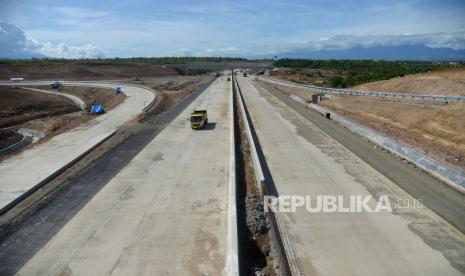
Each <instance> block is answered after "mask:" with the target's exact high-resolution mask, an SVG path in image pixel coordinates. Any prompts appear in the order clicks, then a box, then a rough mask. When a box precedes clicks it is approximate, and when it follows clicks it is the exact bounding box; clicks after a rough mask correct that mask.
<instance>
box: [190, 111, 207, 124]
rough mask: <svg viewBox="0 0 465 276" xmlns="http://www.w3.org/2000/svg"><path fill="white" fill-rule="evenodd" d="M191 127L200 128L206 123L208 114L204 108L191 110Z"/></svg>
mask: <svg viewBox="0 0 465 276" xmlns="http://www.w3.org/2000/svg"><path fill="white" fill-rule="evenodd" d="M190 121H191V128H192V129H200V128H204V127H205V125H207V124H208V116H207V111H206V110H194V112H192V114H191V117H190Z"/></svg>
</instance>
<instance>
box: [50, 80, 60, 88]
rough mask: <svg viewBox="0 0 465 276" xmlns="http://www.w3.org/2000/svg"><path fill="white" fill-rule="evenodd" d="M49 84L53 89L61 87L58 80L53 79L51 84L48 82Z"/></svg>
mask: <svg viewBox="0 0 465 276" xmlns="http://www.w3.org/2000/svg"><path fill="white" fill-rule="evenodd" d="M50 86H51V87H52V88H53V89H58V88H60V87H61V82H59V81H54V82H52V84H50Z"/></svg>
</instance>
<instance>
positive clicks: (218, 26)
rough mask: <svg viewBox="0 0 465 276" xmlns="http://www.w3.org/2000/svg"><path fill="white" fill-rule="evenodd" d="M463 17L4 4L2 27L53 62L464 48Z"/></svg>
mask: <svg viewBox="0 0 465 276" xmlns="http://www.w3.org/2000/svg"><path fill="white" fill-rule="evenodd" d="M464 15H465V1H464V0H443V1H433V0H403V1H397V0H391V1H376V0H371V1H369V0H360V1H358V0H339V1H333V0H328V1H323V0H316V1H285V0H280V1H278V0H266V1H262V0H252V1H239V0H237V1H219V0H215V1H213V0H207V1H202V0H200V1H181V0H171V1H147V0H139V1H134V0H133V1H130V0H119V1H107V0H101V1H88V0H84V1H79V0H75V1H58V0H40V1H39V0H22V1H18V0H0V21H2V22H5V23H9V24H14V25H15V26H16V27H18V28H19V29H21V30H23V31H24V34H25V36H26V39H28V40H30V41H32V42H33V44H34V43H35V44H34V45H36V46H35V47H36V48H37V49H39V50H40V51H42V52H43V53H45V54H48V55H54V54H55V55H60V53H61V54H62V55H63V53H64V52H66V51H70V52H72V51H78V50H80V51H81V52H82V53H85V52H86V51H90V52H92V51H96V52H98V53H99V54H100V55H105V56H121V57H128V56H166V55H169V56H171V55H223V56H225V55H226V56H235V55H239V56H250V55H260V54H268V53H275V52H282V51H288V50H292V49H294V48H301V47H310V48H315V49H321V48H325V47H328V44H329V43H328V42H327V41H330V42H331V43H338V47H349V46H350V45H352V44H353V43H354V41H357V40H359V41H364V42H363V43H366V41H367V38H369V40H376V39H377V37H381V38H382V39H384V40H383V41H388V40H390V39H391V37H394V38H396V39H399V36H401V39H404V38H405V37H408V39H409V40H412V39H419V38H418V37H420V41H421V42H422V43H423V42H424V43H429V44H431V45H432V46H433V47H440V46H450V47H454V48H465V34H464V33H465V16H464ZM333 46H334V45H333Z"/></svg>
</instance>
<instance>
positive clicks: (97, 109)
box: [90, 104, 105, 114]
mask: <svg viewBox="0 0 465 276" xmlns="http://www.w3.org/2000/svg"><path fill="white" fill-rule="evenodd" d="M90 113H92V114H103V113H105V109H103V105H102V104H93V105H92V107H91V108H90Z"/></svg>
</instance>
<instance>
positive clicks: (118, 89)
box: [113, 86, 123, 94]
mask: <svg viewBox="0 0 465 276" xmlns="http://www.w3.org/2000/svg"><path fill="white" fill-rule="evenodd" d="M113 91H115V94H119V93H121V92H123V90H122V89H121V86H117V87H115V89H113Z"/></svg>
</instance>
